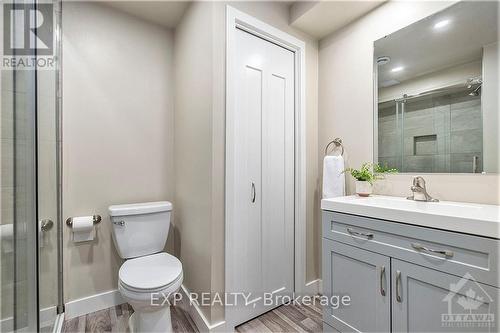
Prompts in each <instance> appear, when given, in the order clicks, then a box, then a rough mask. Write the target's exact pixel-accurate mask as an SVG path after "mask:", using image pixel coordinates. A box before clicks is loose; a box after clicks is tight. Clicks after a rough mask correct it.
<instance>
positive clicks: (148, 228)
mask: <svg viewBox="0 0 500 333" xmlns="http://www.w3.org/2000/svg"><path fill="white" fill-rule="evenodd" d="M171 211H172V204H171V203H170V202H168V201H158V202H145V203H135V204H127V205H113V206H110V207H109V215H110V217H111V226H112V229H111V230H112V234H113V241H114V243H115V246H116V249H117V250H118V254H119V255H120V257H122V258H123V259H128V258H135V257H141V256H145V255H149V254H153V253H157V252H161V251H163V248H164V247H165V243H166V241H167V236H168V230H169V227H170V213H171Z"/></svg>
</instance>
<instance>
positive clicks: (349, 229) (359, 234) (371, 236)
mask: <svg viewBox="0 0 500 333" xmlns="http://www.w3.org/2000/svg"><path fill="white" fill-rule="evenodd" d="M347 232H348V233H349V234H351V235H352V236H358V237H366V238H367V239H372V238H373V234H365V233H362V232H359V231H355V230H353V229H351V228H347Z"/></svg>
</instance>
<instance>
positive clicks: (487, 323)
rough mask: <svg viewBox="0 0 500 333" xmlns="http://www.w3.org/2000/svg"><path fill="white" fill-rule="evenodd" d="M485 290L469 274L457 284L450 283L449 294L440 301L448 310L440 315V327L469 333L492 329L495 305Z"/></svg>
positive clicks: (484, 287)
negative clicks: (469, 331)
mask: <svg viewBox="0 0 500 333" xmlns="http://www.w3.org/2000/svg"><path fill="white" fill-rule="evenodd" d="M486 288H487V287H486V286H483V285H481V284H480V283H478V282H477V281H476V280H475V279H474V277H473V276H472V275H471V274H469V273H467V274H465V275H464V276H463V277H462V278H461V279H460V280H459V281H458V282H457V283H451V284H450V292H449V293H448V294H447V295H446V296H445V297H444V298H443V300H442V301H443V302H445V303H447V310H448V311H447V312H446V313H442V314H441V324H442V326H443V327H452V328H466V329H471V331H475V330H477V329H483V328H494V327H495V311H492V309H494V308H495V305H494V304H493V302H494V300H493V298H492V297H491V295H490V294H488V292H487V291H486ZM496 306H498V305H496Z"/></svg>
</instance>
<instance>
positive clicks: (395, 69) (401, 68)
mask: <svg viewBox="0 0 500 333" xmlns="http://www.w3.org/2000/svg"><path fill="white" fill-rule="evenodd" d="M403 69H405V68H404V67H403V66H398V67H394V68H393V69H391V72H401V71H402V70H403Z"/></svg>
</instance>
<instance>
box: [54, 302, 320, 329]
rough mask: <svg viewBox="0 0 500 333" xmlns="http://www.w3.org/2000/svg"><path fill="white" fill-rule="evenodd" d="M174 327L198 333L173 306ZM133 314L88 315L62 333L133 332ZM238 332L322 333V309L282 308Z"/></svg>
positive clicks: (118, 310)
mask: <svg viewBox="0 0 500 333" xmlns="http://www.w3.org/2000/svg"><path fill="white" fill-rule="evenodd" d="M171 311H172V312H171V316H172V327H173V329H174V332H175V333H187V332H189V333H197V332H198V330H197V329H196V326H195V324H194V322H193V320H192V319H191V317H190V316H189V314H188V313H186V312H185V311H183V310H182V309H181V308H180V307H175V306H172V307H171ZM132 313H133V310H132V307H130V306H129V305H128V304H122V305H118V306H115V307H112V308H109V309H105V310H101V311H97V312H93V313H89V314H87V315H85V316H81V317H77V318H73V319H70V320H66V321H65V322H64V325H63V329H62V331H63V333H84V332H85V333H97V332H130V331H129V329H128V319H129V318H130V315H131V314H132ZM236 331H237V332H239V333H256V332H263V333H271V332H287V333H288V332H311V333H312V332H322V331H323V323H322V310H321V306H320V305H319V304H316V305H301V304H294V305H282V306H280V307H278V308H276V309H274V310H272V311H269V312H267V313H264V314H263V315H261V316H259V317H257V318H255V319H252V320H250V321H248V322H246V323H244V324H242V325H240V326H238V327H236Z"/></svg>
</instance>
